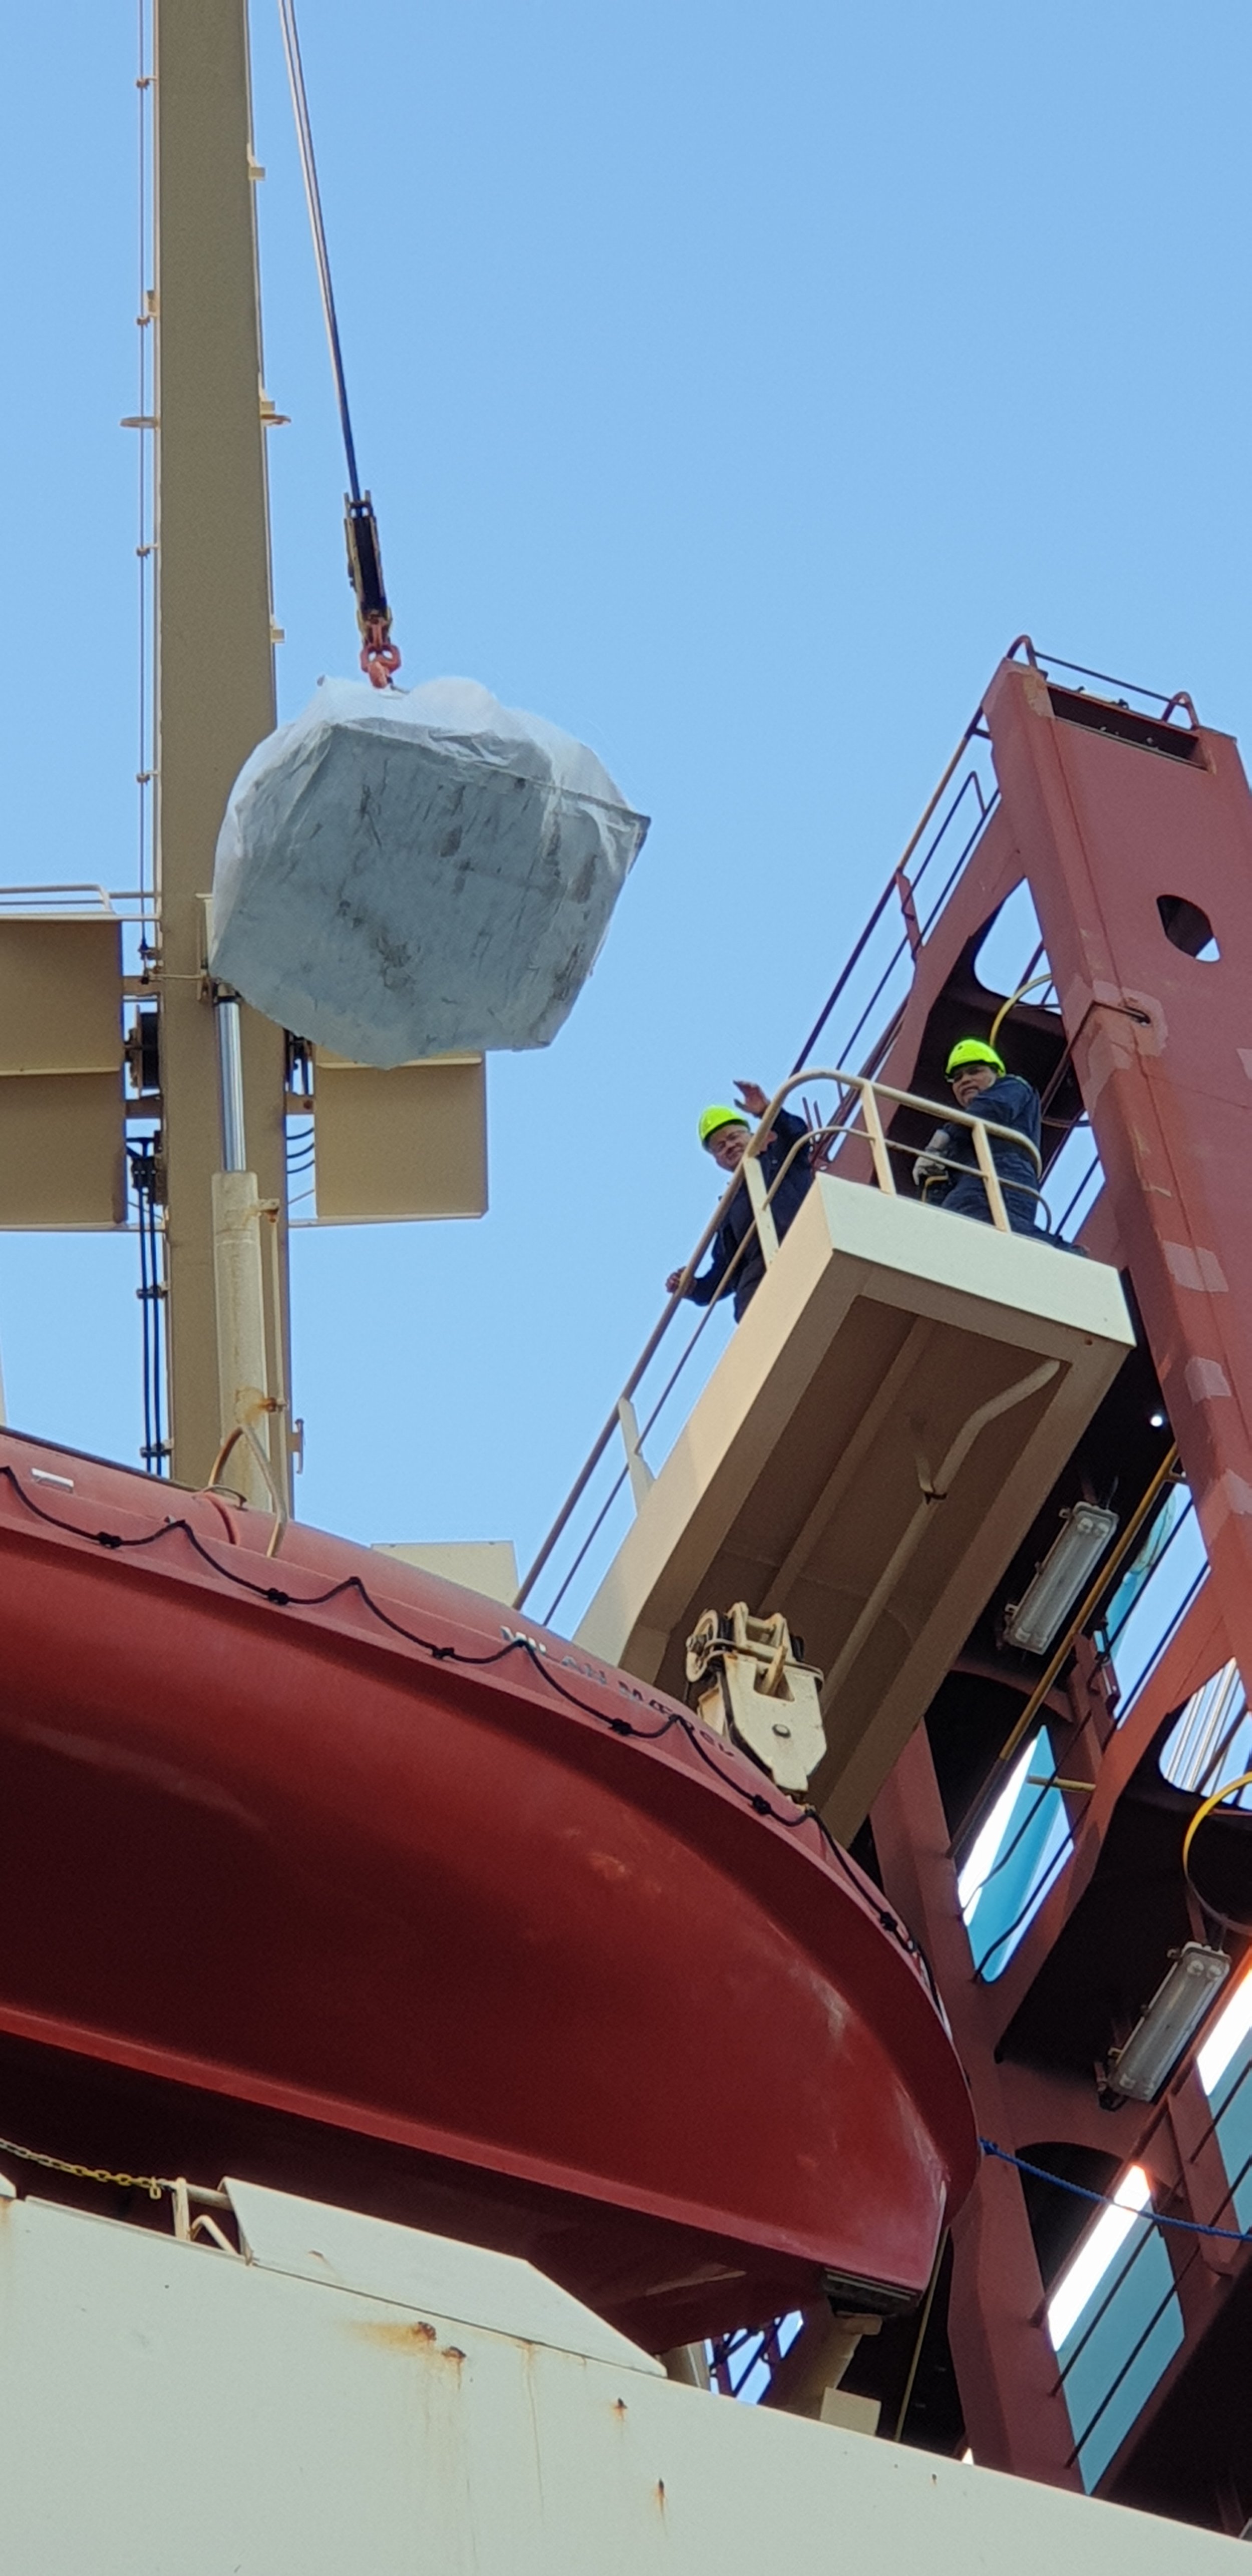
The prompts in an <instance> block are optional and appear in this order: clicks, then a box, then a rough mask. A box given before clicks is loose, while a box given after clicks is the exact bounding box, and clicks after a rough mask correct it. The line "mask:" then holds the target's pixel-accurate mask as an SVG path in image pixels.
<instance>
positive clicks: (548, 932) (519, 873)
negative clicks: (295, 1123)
mask: <svg viewBox="0 0 1252 2576" xmlns="http://www.w3.org/2000/svg"><path fill="white" fill-rule="evenodd" d="M647 828H648V827H647V822H646V820H645V819H644V817H643V816H642V815H639V814H634V813H632V812H631V811H630V809H629V807H628V806H627V805H625V804H624V803H623V801H622V798H621V796H620V795H619V793H618V790H617V788H616V787H615V786H614V784H613V781H612V779H611V778H610V777H609V774H608V771H607V770H606V769H604V768H603V767H602V766H601V763H600V762H599V761H598V760H597V759H596V756H595V754H594V752H591V751H587V750H585V749H584V747H583V745H582V744H581V743H577V742H575V741H573V740H572V738H571V737H570V735H568V734H565V733H562V732H560V731H559V729H558V728H557V727H556V726H555V725H550V724H545V723H544V721H543V719H542V718H541V717H538V716H528V715H521V714H518V713H516V712H515V711H514V710H513V709H512V708H509V707H502V706H501V705H500V704H499V702H498V700H497V699H495V698H493V697H492V696H491V694H490V692H489V690H487V689H483V688H480V687H479V686H478V684H477V682H476V681H473V680H431V681H427V682H426V683H425V684H424V685H423V686H422V687H420V688H416V689H386V690H378V689H373V688H371V687H370V685H369V683H368V682H367V681H357V680H323V681H321V682H320V684H319V686H318V690H317V694H316V696H315V697H314V698H313V700H312V702H311V704H310V705H309V706H307V707H306V708H305V710H304V713H303V714H302V715H300V716H297V717H296V719H295V721H294V723H292V724H287V725H283V726H281V727H280V728H279V730H278V732H277V733H274V734H271V735H270V736H269V737H268V739H267V740H266V741H265V742H263V743H260V744H259V745H258V747H257V749H256V750H255V751H254V752H253V754H252V758H251V759H250V760H249V761H248V763H247V765H246V767H245V768H244V769H243V770H242V771H241V772H240V775H239V777H238V779H237V780H236V782H235V786H234V788H233V789H232V791H231V798H230V803H229V804H228V806H227V808H226V819H225V821H224V823H223V825H222V829H221V833H220V836H219V839H218V844H217V865H216V870H215V873H214V879H213V943H212V952H211V957H210V965H211V968H212V971H213V973H214V975H216V976H217V977H219V978H220V980H221V981H222V982H223V983H226V984H231V985H233V986H234V987H235V989H236V991H237V992H240V993H242V995H243V997H244V1000H245V1001H247V1002H251V1004H252V1006H253V1008H254V1009H255V1010H258V1011H263V1012H264V1013H265V1015H266V1017H267V1019H271V1020H277V1021H278V1023H279V1025H280V1026H281V1027H283V1028H287V1029H291V1030H292V1031H293V1032H294V1033H295V1035H296V1036H298V1037H302V1038H311V1039H313V1040H315V1041H316V1043H317V1044H318V1045H319V1046H324V1047H328V1048H331V1049H333V1050H334V1051H335V1053H336V1054H339V1055H344V1056H350V1057H351V1058H352V1059H353V1060H354V1061H355V1062H356V1063H358V1064H374V1065H382V1066H387V1065H394V1064H401V1063H404V1062H405V1061H406V1060H407V1059H410V1058H412V1057H417V1056H428V1055H443V1054H452V1053H460V1052H466V1053H469V1052H475V1053H476V1052H478V1051H479V1050H483V1049H486V1048H490V1047H510V1048H511V1047H539V1046H547V1044H548V1042H549V1040H550V1039H552V1038H554V1037H555V1035H556V1032H557V1030H558V1029H559V1028H560V1026H561V1024H562V1022H563V1020H565V1018H566V1017H567V1016H568V1013H569V1011H570V1010H571V1008H572V1006H573V1004H574V1002H575V1000H576V999H577V996H578V994H579V992H580V990H581V988H582V985H583V984H584V983H585V981H586V979H587V976H588V975H589V974H590V972H591V969H592V967H593V965H594V964H595V960H596V956H597V954H598V952H599V949H600V945H601V942H602V940H603V938H604V934H605V931H606V930H607V928H608V924H609V916H610V914H611V913H612V910H613V906H614V904H615V902H616V901H617V897H618V895H619V894H620V892H621V889H622V886H623V885H624V883H625V881H626V878H627V876H628V874H629V872H630V869H631V866H632V865H633V862H634V860H635V857H636V855H637V853H638V850H639V847H640V844H641V842H642V840H643V836H644V833H645V832H646V830H647Z"/></svg>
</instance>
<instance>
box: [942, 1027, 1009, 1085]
mask: <svg viewBox="0 0 1252 2576" xmlns="http://www.w3.org/2000/svg"><path fill="white" fill-rule="evenodd" d="M963 1064H991V1065H994V1066H995V1069H996V1072H997V1073H1003V1071H1004V1058H1003V1056H1002V1055H997V1054H996V1051H995V1048H994V1047H993V1046H988V1044H987V1041H986V1039H985V1038H958V1039H957V1042H956V1045H955V1046H954V1047H953V1049H952V1053H951V1055H950V1056H949V1057H948V1061H947V1063H946V1065H945V1066H944V1068H943V1069H944V1072H945V1074H946V1075H947V1077H948V1080H949V1082H950V1081H951V1079H952V1076H953V1074H954V1073H959V1072H960V1070H961V1067H962V1065H963Z"/></svg>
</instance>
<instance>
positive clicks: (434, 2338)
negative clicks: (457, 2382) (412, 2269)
mask: <svg viewBox="0 0 1252 2576" xmlns="http://www.w3.org/2000/svg"><path fill="white" fill-rule="evenodd" d="M351 2331H352V2333H353V2334H354V2335H359V2336H361V2337H363V2338H364V2340H365V2341H366V2342H367V2343H373V2344H378V2345H380V2346H381V2347H382V2349H383V2350H384V2351H385V2352H412V2353H420V2354H422V2355H423V2357H424V2358H425V2359H426V2360H428V2361H438V2362H443V2363H445V2364H446V2365H447V2367H448V2369H450V2370H451V2371H453V2372H454V2373H455V2375H456V2377H457V2378H458V2379H459V2378H460V2375H461V2371H462V2369H463V2367H464V2363H465V2354H464V2353H463V2352H462V2350H461V2347H460V2345H459V2344H455V2343H449V2344H444V2345H443V2346H442V2347H441V2348H439V2349H437V2347H438V2345H439V2337H438V2334H437V2333H436V2330H435V2328H434V2326H432V2325H429V2324H428V2323H427V2321H426V2319H425V2317H420V2318H419V2319H418V2320H417V2322H416V2324H414V2325H397V2324H396V2323H394V2322H393V2321H392V2320H390V2319H389V2320H388V2321H387V2322H386V2323H383V2322H382V2321H381V2320H380V2321H379V2322H378V2323H377V2324H373V2323H365V2322H362V2321H359V2320H358V2321H357V2322H355V2323H354V2324H353V2326H352V2328H351Z"/></svg>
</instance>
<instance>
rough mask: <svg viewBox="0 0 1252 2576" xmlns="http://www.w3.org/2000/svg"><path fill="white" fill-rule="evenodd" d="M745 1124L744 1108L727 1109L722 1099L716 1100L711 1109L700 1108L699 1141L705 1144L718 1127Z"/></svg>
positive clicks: (741, 1125) (746, 1119) (745, 1113)
mask: <svg viewBox="0 0 1252 2576" xmlns="http://www.w3.org/2000/svg"><path fill="white" fill-rule="evenodd" d="M747 1124H748V1116H747V1112H746V1110H743V1109H728V1108H727V1107H726V1104H725V1102H724V1101H717V1102H715V1103H714V1106H713V1107H712V1109H702V1110H701V1112H700V1142H701V1144H702V1145H707V1143H708V1141H709V1138H710V1136H715V1135H716V1134H717V1131H718V1128H719V1127H746V1126H747Z"/></svg>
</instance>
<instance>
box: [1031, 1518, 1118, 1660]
mask: <svg viewBox="0 0 1252 2576" xmlns="http://www.w3.org/2000/svg"><path fill="white" fill-rule="evenodd" d="M1116 1527H1117V1514H1116V1512H1106V1511H1104V1510H1103V1509H1102V1508H1101V1506H1100V1504H1099V1503H1075V1505H1074V1508H1073V1510H1072V1511H1070V1512H1066V1514H1065V1516H1064V1519H1063V1521H1062V1524H1061V1530H1060V1534H1059V1536H1058V1537H1057V1538H1054V1539H1053V1542H1052V1545H1051V1547H1050V1548H1049V1549H1048V1553H1047V1555H1046V1556H1045V1558H1044V1560H1043V1563H1042V1565H1040V1566H1038V1567H1036V1570H1035V1573H1034V1576H1033V1578H1032V1580H1031V1581H1030V1582H1029V1583H1028V1584H1027V1586H1026V1589H1025V1591H1024V1592H1023V1594H1022V1597H1021V1600H1020V1601H1017V1602H1010V1603H1009V1606H1008V1609H1007V1610H1006V1611H1005V1614H1004V1634H1005V1638H1006V1640H1007V1642H1008V1644H1009V1645H1010V1646H1020V1647H1021V1648H1022V1649H1023V1652H1024V1653H1026V1654H1028V1655H1046V1653H1047V1651H1048V1648H1049V1646H1050V1645H1051V1643H1052V1640H1053V1638H1054V1637H1055V1636H1056V1635H1057V1633H1058V1631H1059V1630H1060V1628H1061V1627H1062V1626H1063V1625H1064V1622H1065V1620H1066V1619H1067V1618H1068V1617H1069V1614H1070V1611H1071V1610H1072V1609H1073V1606H1074V1603H1075V1602H1076V1600H1077V1599H1078V1595H1079V1593H1080V1592H1081V1590H1082V1588H1083V1585H1084V1583H1085V1582H1086V1580H1087V1577H1088V1575H1089V1574H1091V1573H1093V1572H1094V1570H1095V1567H1096V1566H1097V1565H1098V1564H1099V1562H1100V1559H1101V1557H1102V1556H1103V1554H1104V1551H1105V1549H1106V1547H1107V1546H1108V1543H1109V1540H1110V1539H1111V1537H1112V1535H1113V1532H1114V1530H1115V1529H1116Z"/></svg>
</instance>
